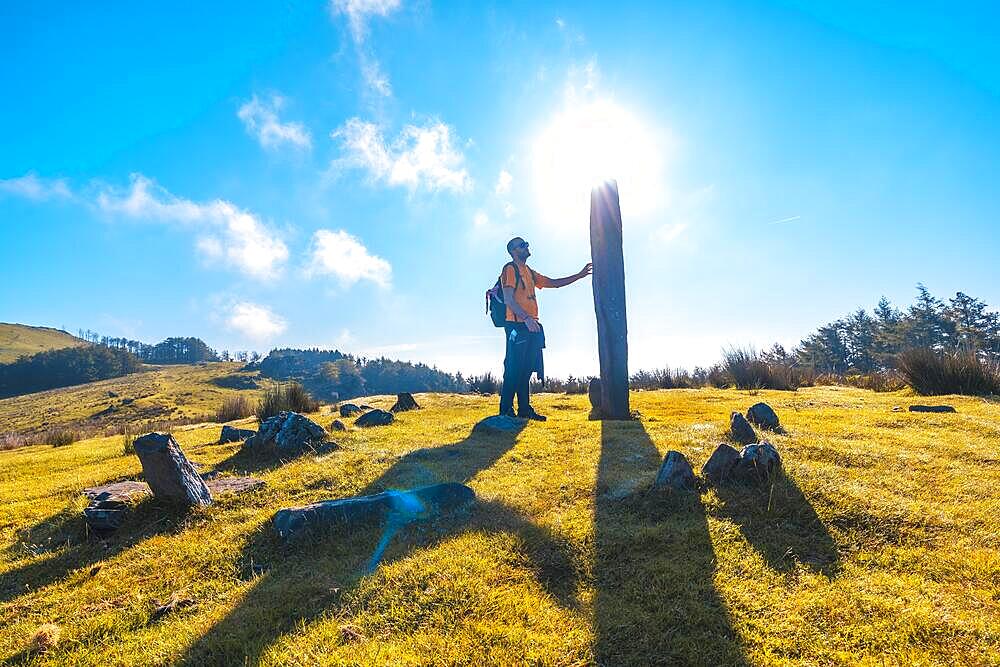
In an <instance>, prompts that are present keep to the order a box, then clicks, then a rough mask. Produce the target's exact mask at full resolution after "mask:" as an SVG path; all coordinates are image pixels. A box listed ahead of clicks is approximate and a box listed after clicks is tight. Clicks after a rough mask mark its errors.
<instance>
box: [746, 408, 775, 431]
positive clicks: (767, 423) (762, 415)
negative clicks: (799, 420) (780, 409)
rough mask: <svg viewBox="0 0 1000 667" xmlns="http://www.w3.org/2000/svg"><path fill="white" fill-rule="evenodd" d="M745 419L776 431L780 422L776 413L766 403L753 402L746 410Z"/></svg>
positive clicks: (757, 425) (759, 426)
mask: <svg viewBox="0 0 1000 667" xmlns="http://www.w3.org/2000/svg"><path fill="white" fill-rule="evenodd" d="M747 421H748V422H750V423H751V424H753V425H754V426H756V427H758V428H763V429H767V430H768V431H776V430H777V429H778V428H779V426H780V423H779V422H778V413H776V412H775V411H774V410H773V409H772V408H771V406H770V405H768V404H767V403H755V404H754V405H751V406H750V409H749V410H747Z"/></svg>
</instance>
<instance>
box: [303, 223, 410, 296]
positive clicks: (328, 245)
mask: <svg viewBox="0 0 1000 667" xmlns="http://www.w3.org/2000/svg"><path fill="white" fill-rule="evenodd" d="M306 274H307V275H309V276H317V275H329V276H335V277H336V278H337V279H339V280H340V282H341V284H342V285H344V286H349V285H353V284H354V283H356V282H358V281H359V280H370V281H371V282H373V283H375V284H376V285H378V286H380V287H388V286H389V285H390V283H391V282H392V266H391V265H390V264H389V262H387V261H386V260H384V259H382V258H381V257H379V256H377V255H373V254H371V253H369V252H368V249H367V248H366V247H365V246H364V244H362V243H361V241H360V240H358V239H357V238H356V237H354V236H351V235H350V234H348V233H347V232H345V231H343V230H340V231H332V230H329V229H320V230H319V231H317V232H316V233H315V234H313V244H312V250H311V252H310V258H309V264H308V266H307V267H306Z"/></svg>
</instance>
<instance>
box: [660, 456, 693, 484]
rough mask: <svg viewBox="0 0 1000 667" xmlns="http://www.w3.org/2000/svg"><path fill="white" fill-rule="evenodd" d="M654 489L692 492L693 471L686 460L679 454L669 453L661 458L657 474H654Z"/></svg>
mask: <svg viewBox="0 0 1000 667" xmlns="http://www.w3.org/2000/svg"><path fill="white" fill-rule="evenodd" d="M653 486H654V487H656V488H667V489H671V490H674V491H693V490H694V488H695V479H694V470H692V469H691V464H690V463H688V460H687V458H685V456H684V455H683V454H681V453H680V452H675V451H669V452H667V455H666V456H665V457H664V458H663V463H662V464H661V465H660V470H659V472H657V473H656V481H655V482H653Z"/></svg>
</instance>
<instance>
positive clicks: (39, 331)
mask: <svg viewBox="0 0 1000 667" xmlns="http://www.w3.org/2000/svg"><path fill="white" fill-rule="evenodd" d="M77 345H86V342H85V341H83V340H80V339H79V338H77V337H76V336H71V335H70V334H68V333H66V332H65V331H60V330H59V329H51V328H49V327H32V326H28V325H26V324H8V323H6V322H0V364H8V363H10V362H12V361H14V360H15V359H17V358H18V357H20V356H22V355H32V354H37V353H39V352H44V351H45V350H58V349H60V348H64V347H75V346H77Z"/></svg>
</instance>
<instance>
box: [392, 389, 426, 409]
mask: <svg viewBox="0 0 1000 667" xmlns="http://www.w3.org/2000/svg"><path fill="white" fill-rule="evenodd" d="M419 409H420V406H419V405H417V402H416V401H415V400H414V399H413V394H411V393H409V392H405V391H404V392H403V393H401V394H396V404H395V405H393V406H392V407H391V408H389V411H390V412H406V411H407V410H419Z"/></svg>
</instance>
